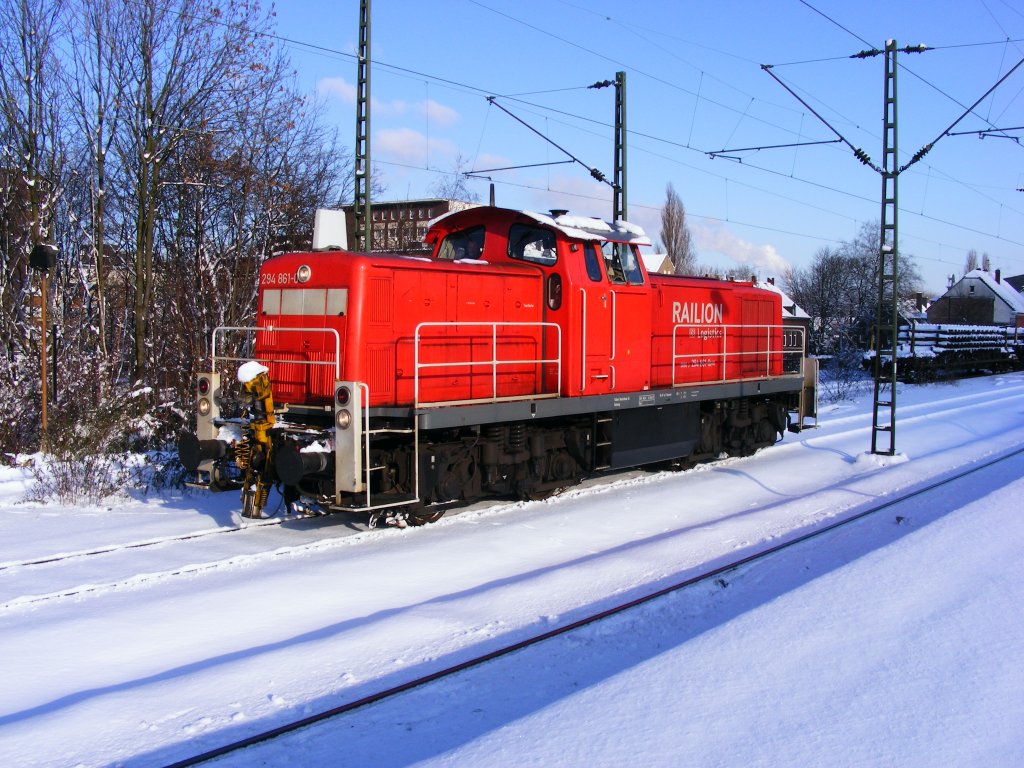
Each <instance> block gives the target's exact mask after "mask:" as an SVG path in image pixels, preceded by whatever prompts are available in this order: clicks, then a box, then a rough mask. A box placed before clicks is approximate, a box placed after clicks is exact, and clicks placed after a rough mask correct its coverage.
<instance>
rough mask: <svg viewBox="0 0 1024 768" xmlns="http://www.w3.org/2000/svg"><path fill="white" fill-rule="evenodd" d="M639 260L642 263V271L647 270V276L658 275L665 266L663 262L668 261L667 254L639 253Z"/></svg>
mask: <svg viewBox="0 0 1024 768" xmlns="http://www.w3.org/2000/svg"><path fill="white" fill-rule="evenodd" d="M640 260H641V261H642V262H643V263H644V269H646V270H647V274H649V275H653V274H658V273H660V272H661V268H662V267H663V266H665V262H666V261H667V260H668V254H667V253H641V254H640Z"/></svg>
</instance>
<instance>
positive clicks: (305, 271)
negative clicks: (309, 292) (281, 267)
mask: <svg viewBox="0 0 1024 768" xmlns="http://www.w3.org/2000/svg"><path fill="white" fill-rule="evenodd" d="M312 276H313V270H312V269H311V268H310V266H309V264H303V265H302V266H301V267H299V268H298V269H297V270H296V271H295V279H296V281H298V282H300V283H308V282H309V278H311V277H312Z"/></svg>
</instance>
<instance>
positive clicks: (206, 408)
mask: <svg viewBox="0 0 1024 768" xmlns="http://www.w3.org/2000/svg"><path fill="white" fill-rule="evenodd" d="M212 407H213V406H211V405H210V401H209V400H207V399H206V398H205V397H201V398H199V405H198V410H199V415H200V416H208V415H209V414H210V410H211V409H212Z"/></svg>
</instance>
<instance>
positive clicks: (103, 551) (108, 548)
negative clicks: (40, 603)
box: [0, 515, 303, 571]
mask: <svg viewBox="0 0 1024 768" xmlns="http://www.w3.org/2000/svg"><path fill="white" fill-rule="evenodd" d="M300 519H303V516H301V515H296V516H293V517H273V518H264V519H262V520H254V521H252V522H251V523H247V524H245V525H238V526H233V527H228V526H222V527H220V528H207V529H205V530H200V531H193V532H192V533H183V534H181V535H180V536H167V537H164V538H157V539H143V540H141V541H128V542H125V543H123V544H103V545H100V546H98V547H94V548H92V549H82V550H78V551H75V552H63V553H58V554H53V555H39V556H38V557H33V558H26V559H25V560H9V561H7V562H5V563H0V571H6V570H10V569H12V568H23V567H25V566H28V565H46V564H48V563H60V562H63V561H65V560H76V559H78V558H82V557H93V556H94V555H109V554H111V553H113V552H120V551H121V550H123V549H142V548H144V547H155V546H158V545H160V544H172V543H174V542H176V541H190V540H192V539H202V538H205V537H206V536H213V535H214V534H217V533H237V532H239V531H248V530H250V529H256V528H265V527H267V526H270V525H281V524H282V523H284V522H286V521H294V520H300Z"/></svg>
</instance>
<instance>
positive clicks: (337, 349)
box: [210, 325, 341, 379]
mask: <svg viewBox="0 0 1024 768" xmlns="http://www.w3.org/2000/svg"><path fill="white" fill-rule="evenodd" d="M229 331H233V332H243V333H259V332H260V331H267V332H271V333H329V334H331V335H332V336H334V362H333V363H332V362H331V361H330V360H283V359H278V358H273V357H227V356H223V357H221V358H220V359H221V360H223V361H225V362H247V361H249V360H257V361H258V362H261V363H294V364H296V365H333V366H334V378H335V379H340V378H341V337H340V336H339V335H338V332H337V331H336V330H335V329H334V328H292V327H280V328H278V327H275V326H251V325H219V326H217V327H216V328H214V329H213V340H212V344H211V349H210V357H211V358H212V363H213V368H212V370H216V369H217V334H219V333H222V332H224V333H227V332H229Z"/></svg>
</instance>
